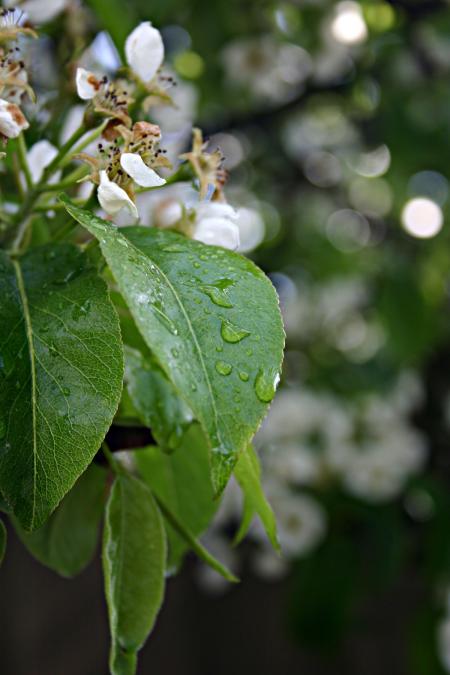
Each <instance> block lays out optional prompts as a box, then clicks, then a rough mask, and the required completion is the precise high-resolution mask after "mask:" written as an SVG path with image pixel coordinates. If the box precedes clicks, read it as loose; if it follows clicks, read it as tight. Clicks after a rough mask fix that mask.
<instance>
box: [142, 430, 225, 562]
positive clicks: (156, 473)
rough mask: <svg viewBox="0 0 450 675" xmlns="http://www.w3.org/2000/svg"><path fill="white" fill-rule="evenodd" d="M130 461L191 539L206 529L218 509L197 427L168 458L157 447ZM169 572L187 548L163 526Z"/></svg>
mask: <svg viewBox="0 0 450 675" xmlns="http://www.w3.org/2000/svg"><path fill="white" fill-rule="evenodd" d="M134 459H135V462H136V465H137V468H138V471H139V473H140V475H141V476H142V478H143V480H144V481H145V482H146V483H147V484H148V485H149V486H150V488H151V490H152V491H153V492H154V493H155V494H156V495H157V496H158V497H159V498H160V499H161V500H162V501H163V502H164V503H165V504H167V506H168V507H169V508H170V510H171V511H172V513H174V514H175V516H176V517H177V518H178V519H179V520H180V521H181V522H182V523H183V525H185V526H186V527H187V529H189V530H190V532H191V533H192V534H193V536H194V537H197V536H199V535H200V534H202V532H204V531H205V530H206V528H207V527H208V525H209V523H210V521H211V519H212V517H213V516H214V513H215V512H216V510H217V507H218V500H217V499H214V494H213V489H212V485H211V480H210V470H209V455H208V445H207V442H206V439H205V436H204V434H203V432H202V430H201V428H200V426H199V425H198V424H195V425H193V426H191V428H190V429H189V431H188V432H187V433H186V434H185V436H184V437H183V441H182V443H181V445H180V447H179V448H178V449H177V450H175V451H174V452H173V453H171V454H170V455H168V454H166V453H163V452H161V450H160V448H157V447H148V448H143V449H142V450H136V452H135V453H134ZM167 535H168V542H169V561H168V567H169V569H173V568H174V567H177V566H178V565H179V563H180V560H181V557H182V555H183V553H184V552H185V551H186V549H187V548H188V545H187V543H186V541H185V540H184V539H182V538H181V537H180V536H179V534H177V533H176V532H175V530H174V529H173V528H172V527H171V526H170V525H167Z"/></svg>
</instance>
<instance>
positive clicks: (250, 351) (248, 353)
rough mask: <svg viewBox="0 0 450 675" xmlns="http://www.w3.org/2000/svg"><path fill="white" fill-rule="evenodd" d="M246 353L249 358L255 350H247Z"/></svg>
mask: <svg viewBox="0 0 450 675" xmlns="http://www.w3.org/2000/svg"><path fill="white" fill-rule="evenodd" d="M245 353H246V354H247V356H251V355H252V354H253V349H247V351H246V352H245Z"/></svg>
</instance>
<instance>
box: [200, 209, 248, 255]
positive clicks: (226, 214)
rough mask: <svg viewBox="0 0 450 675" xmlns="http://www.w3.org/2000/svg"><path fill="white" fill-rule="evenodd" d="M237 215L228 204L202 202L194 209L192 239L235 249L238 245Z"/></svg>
mask: <svg viewBox="0 0 450 675" xmlns="http://www.w3.org/2000/svg"><path fill="white" fill-rule="evenodd" d="M237 217H238V216H237V213H236V211H235V210H234V209H233V207H232V206H230V205H229V204H223V203H221V202H203V203H201V204H200V206H198V208H197V209H196V214H195V224H194V232H193V239H197V240H198V241H202V242H203V243H204V244H212V245H214V246H223V248H228V249H231V250H232V251H235V250H236V249H237V248H238V247H239V227H238V225H237Z"/></svg>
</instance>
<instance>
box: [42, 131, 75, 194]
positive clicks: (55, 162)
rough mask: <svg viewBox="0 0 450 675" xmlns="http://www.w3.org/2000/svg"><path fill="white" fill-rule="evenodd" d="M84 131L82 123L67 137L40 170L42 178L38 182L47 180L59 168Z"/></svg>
mask: <svg viewBox="0 0 450 675" xmlns="http://www.w3.org/2000/svg"><path fill="white" fill-rule="evenodd" d="M85 133H86V127H85V126H84V124H82V125H81V126H80V127H78V129H77V130H76V131H75V132H74V133H73V134H72V136H71V137H70V138H68V139H67V141H66V142H65V143H63V145H62V146H61V147H60V149H59V150H58V154H57V155H56V156H55V157H54V159H52V161H51V162H50V164H49V165H48V166H46V167H45V169H44V171H43V172H42V178H41V180H40V181H39V184H40V185H42V184H44V185H45V183H47V182H48V179H49V178H51V176H53V174H54V173H55V171H56V170H57V169H59V167H60V165H61V164H62V163H63V161H64V160H65V159H66V155H67V154H68V153H69V151H70V150H71V149H72V148H73V146H74V145H75V143H77V141H79V140H80V138H81V137H82V136H84V134H85Z"/></svg>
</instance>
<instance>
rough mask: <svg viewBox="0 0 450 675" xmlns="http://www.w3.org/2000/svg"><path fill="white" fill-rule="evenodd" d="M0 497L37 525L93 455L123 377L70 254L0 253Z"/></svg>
mask: <svg viewBox="0 0 450 675" xmlns="http://www.w3.org/2000/svg"><path fill="white" fill-rule="evenodd" d="M0 319H1V320H0V490H1V492H2V493H3V494H4V497H5V499H6V501H7V502H8V503H9V504H11V506H12V508H13V510H14V513H15V515H16V517H17V518H18V520H19V522H20V523H21V525H22V527H24V528H25V529H29V530H31V529H35V528H37V527H39V526H40V525H42V523H43V522H44V521H45V520H46V518H48V516H49V515H50V513H51V512H52V511H53V509H54V508H55V507H56V506H57V504H58V503H59V502H60V501H61V499H62V498H63V497H64V495H65V494H66V492H68V490H70V488H71V487H72V485H73V484H74V483H75V481H76V480H77V478H78V477H79V476H80V475H81V474H82V473H83V471H84V470H85V469H86V468H87V466H88V465H89V464H90V462H91V461H92V458H93V456H94V455H95V453H96V452H97V450H98V448H99V446H100V444H101V442H102V440H103V437H104V436H105V433H106V431H107V429H108V427H109V426H110V424H111V421H112V419H113V416H114V413H115V412H116V409H117V406H118V403H119V399H120V393H121V389H122V377H123V355H122V348H121V339H120V330H119V323H118V319H117V315H116V313H115V310H114V307H113V306H112V304H111V302H110V300H109V297H108V291H107V287H106V285H105V283H104V282H103V280H102V279H101V278H99V276H98V274H97V272H96V270H94V269H93V268H92V267H91V266H90V264H89V262H88V260H87V258H86V256H85V255H83V254H81V253H80V251H79V250H78V249H77V248H75V247H74V246H70V245H57V246H45V247H42V248H37V249H32V250H31V251H30V252H29V253H27V254H26V255H25V256H23V258H20V260H11V259H10V258H8V257H7V255H6V254H5V253H3V252H0Z"/></svg>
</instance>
